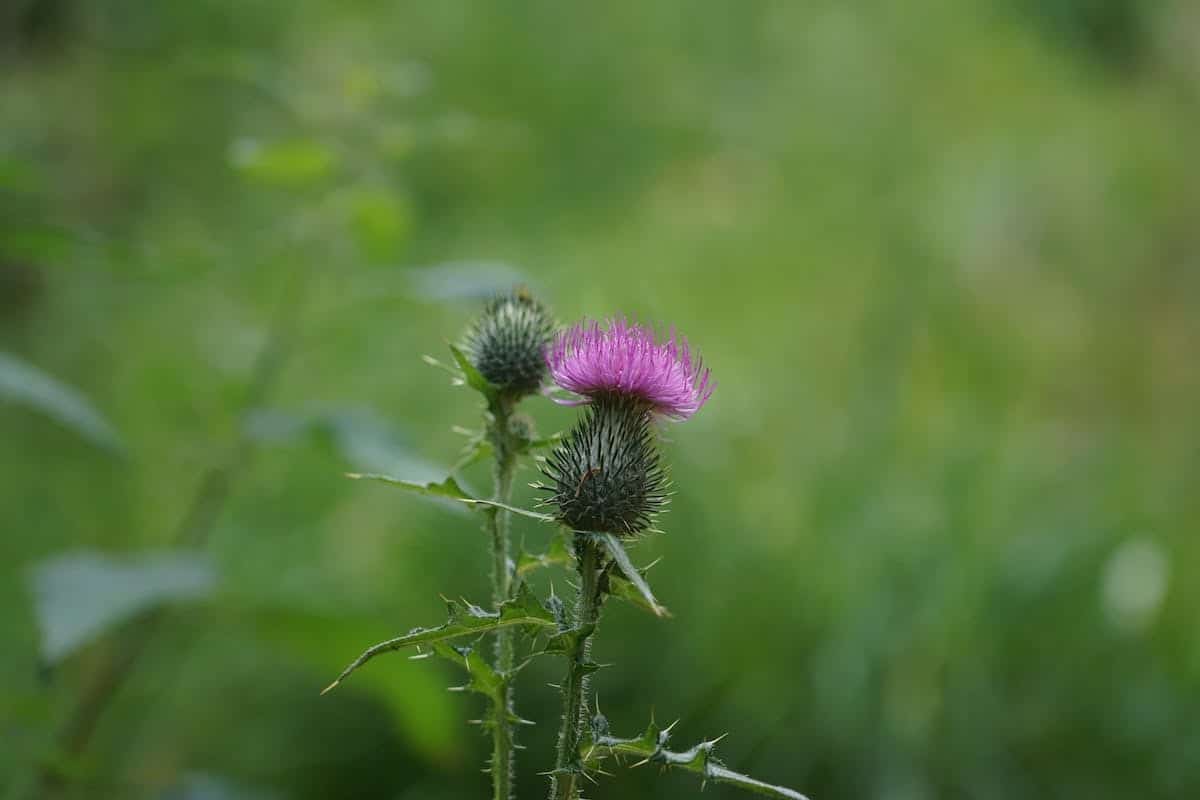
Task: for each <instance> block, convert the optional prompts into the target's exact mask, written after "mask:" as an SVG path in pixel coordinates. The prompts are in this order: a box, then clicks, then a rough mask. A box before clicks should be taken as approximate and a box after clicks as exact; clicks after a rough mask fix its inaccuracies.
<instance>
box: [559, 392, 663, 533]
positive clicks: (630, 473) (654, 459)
mask: <svg viewBox="0 0 1200 800" xmlns="http://www.w3.org/2000/svg"><path fill="white" fill-rule="evenodd" d="M651 426H652V419H651V414H650V408H649V407H648V406H647V405H646V404H645V403H643V402H641V401H639V400H637V399H634V398H629V397H622V396H618V395H601V396H598V397H596V398H595V399H594V401H593V402H592V403H591V404H590V405H589V406H588V411H587V415H586V416H585V417H584V419H583V420H582V421H581V422H580V423H579V424H578V425H577V426H576V427H575V428H573V429H572V430H571V432H570V433H569V434H567V436H566V438H565V439H563V441H562V442H561V443H560V444H559V445H558V446H557V447H556V448H555V449H554V451H553V452H552V453H551V454H550V456H549V457H548V458H547V459H546V463H545V464H544V465H543V467H542V473H543V474H544V475H545V476H546V477H547V478H549V479H550V481H551V483H550V485H548V486H544V487H542V488H544V489H545V490H547V491H549V492H550V493H551V494H550V497H549V498H548V499H547V500H546V501H545V502H546V503H547V504H548V505H552V506H555V507H556V509H557V514H556V516H557V517H558V518H559V520H561V521H562V522H563V524H565V525H567V526H568V527H570V528H571V529H572V530H576V531H593V532H597V533H614V534H618V535H622V536H633V535H635V534H638V533H641V532H642V531H645V530H646V529H647V528H649V527H651V525H652V524H653V523H654V518H655V516H656V515H657V514H658V513H659V512H661V511H662V510H663V507H664V506H665V505H666V504H667V494H668V490H669V489H670V481H669V479H668V478H667V475H666V473H665V472H664V470H663V468H662V465H661V463H660V461H659V455H658V448H657V447H656V445H655V433H654V430H653V429H652V427H651Z"/></svg>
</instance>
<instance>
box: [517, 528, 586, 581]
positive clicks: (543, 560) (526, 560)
mask: <svg viewBox="0 0 1200 800" xmlns="http://www.w3.org/2000/svg"><path fill="white" fill-rule="evenodd" d="M571 560H572V556H571V553H570V552H569V551H568V550H567V542H566V539H564V538H563V537H562V536H555V537H554V538H553V539H551V540H550V545H549V547H547V548H546V552H544V553H526V552H525V551H523V550H522V551H521V553H520V554H519V555H518V556H517V575H518V576H523V575H527V574H529V573H530V572H534V571H536V570H539V569H543V568H545V567H557V566H566V565H568V564H570V563H571Z"/></svg>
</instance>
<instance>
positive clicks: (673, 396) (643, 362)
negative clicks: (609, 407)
mask: <svg viewBox="0 0 1200 800" xmlns="http://www.w3.org/2000/svg"><path fill="white" fill-rule="evenodd" d="M546 366H547V367H549V369H550V376H551V377H552V378H554V382H555V383H557V384H558V385H559V386H561V387H562V388H563V389H566V390H567V391H569V392H574V393H575V394H578V395H582V396H583V398H585V399H583V400H581V401H580V402H588V401H589V400H591V399H592V398H594V397H596V396H597V395H609V394H611V395H623V396H626V397H633V398H637V399H640V400H643V401H645V402H646V403H648V404H649V405H650V407H651V409H652V410H654V411H655V412H657V413H659V414H662V415H663V416H667V417H671V418H673V419H677V420H684V419H687V418H688V417H690V416H692V415H693V414H695V413H696V412H697V411H699V410H700V407H701V406H702V405H704V403H705V402H706V401H707V400H708V398H709V397H710V396H712V393H713V389H714V388H715V387H716V384H715V383H713V382H712V381H710V380H709V371H708V370H707V369H705V368H704V365H703V364H702V363H701V360H700V357H699V356H698V355H697V356H696V357H695V358H694V359H693V355H692V351H691V349H690V348H689V347H688V342H687V339H685V338H684V337H682V336H678V335H676V333H675V331H674V330H672V331H671V335H670V336H669V337H668V338H667V340H666V341H665V342H663V343H662V344H658V343H657V342H655V341H654V331H652V330H651V329H650V328H648V327H645V326H643V325H637V324H630V323H629V322H627V321H626V320H624V319H611V320H609V321H608V324H607V326H606V327H601V325H600V323H599V322H587V321H584V322H581V323H579V324H577V325H574V326H572V327H571V328H568V329H567V330H565V331H562V332H561V333H559V334H558V335H557V336H555V337H554V340H553V341H552V342H551V343H550V346H549V347H548V348H547V350H546Z"/></svg>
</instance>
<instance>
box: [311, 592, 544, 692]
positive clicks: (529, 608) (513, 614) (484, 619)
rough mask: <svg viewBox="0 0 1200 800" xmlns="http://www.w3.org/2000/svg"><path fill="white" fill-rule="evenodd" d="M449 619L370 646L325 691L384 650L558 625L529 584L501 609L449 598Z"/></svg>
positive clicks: (502, 605)
mask: <svg viewBox="0 0 1200 800" xmlns="http://www.w3.org/2000/svg"><path fill="white" fill-rule="evenodd" d="M446 610H447V613H448V618H447V620H446V621H445V622H444V623H442V624H441V625H438V626H436V627H433V628H413V629H412V630H411V631H409V632H408V633H406V634H404V635H403V636H397V637H396V638H394V639H388V640H387V641H385V642H380V643H379V644H377V645H374V646H372V647H369V648H367V650H366V651H365V652H363V654H362V655H360V656H359V657H358V658H356V659H355V660H354V661H353V662H352V663H351V664H350V666H348V667H346V669H344V670H342V674H341V675H339V676H338V677H337V680H335V681H334V682H333V683H331V684H329V686H327V687H326V688H325V690H324V691H323V692H322V694H324V693H325V692H328V691H330V690H331V689H333V688H335V687H336V686H337V685H338V684H340V683H341V682H342V681H344V680H345V679H346V678H347V677H348V676H349V675H350V674H351V673H352V672H354V671H355V670H357V669H358V668H359V667H361V666H362V665H364V664H366V663H367V662H368V661H370V660H371V659H373V658H375V657H376V656H378V655H382V654H383V653H389V652H393V651H395V650H403V649H404V648H406V647H415V646H417V645H431V646H432V645H434V644H437V643H438V642H445V641H449V640H451V639H459V638H462V637H464V636H478V635H481V634H485V633H488V632H490V631H495V630H499V629H501V628H511V627H517V626H528V627H530V628H533V629H541V628H554V629H557V627H558V622H557V620H556V619H555V618H554V614H553V613H552V612H551V611H550V610H549V609H548V608H546V607H545V606H544V605H542V603H541V602H539V601H538V599H537V598H536V597H534V596H533V592H531V591H530V590H529V587H527V586H526V585H525V584H521V586H520V587H519V588H518V589H517V593H516V595H515V596H514V597H513V598H512V599H511V600H506V601H505V602H504V603H502V604H501V605H500V610H499V611H498V612H497V611H486V610H484V609H482V608H480V607H479V606H477V605H474V604H473V603H468V602H465V601H459V600H447V601H446Z"/></svg>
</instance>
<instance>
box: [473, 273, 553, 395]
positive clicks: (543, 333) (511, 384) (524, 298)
mask: <svg viewBox="0 0 1200 800" xmlns="http://www.w3.org/2000/svg"><path fill="white" fill-rule="evenodd" d="M553 333H554V320H553V319H552V318H551V316H550V313H549V312H548V311H547V310H546V308H545V306H543V305H542V304H541V303H539V302H538V301H537V300H535V299H534V298H533V295H531V294H530V293H529V292H528V290H526V289H523V288H522V289H516V290H514V291H512V292H509V293H508V294H503V295H499V296H498V297H495V298H493V299H492V300H491V301H490V302H488V304H487V306H486V307H485V308H484V310H483V314H481V315H480V316H479V318H478V319H476V320H475V322H474V323H473V324H472V325H471V327H470V329H469V330H468V331H467V333H466V336H465V337H464V339H463V350H464V352H465V353H466V355H467V357H468V358H469V359H470V360H471V363H472V364H474V366H475V369H477V370H479V373H480V374H481V375H483V377H484V378H487V380H488V381H489V382H490V383H491V384H492V385H494V386H496V387H497V388H498V389H500V391H502V392H504V393H505V394H508V395H511V396H513V397H522V396H524V395H527V394H532V393H533V392H536V391H537V390H538V387H540V386H541V384H542V378H543V376H544V375H545V374H546V358H545V350H546V345H547V344H548V343H549V342H550V338H551V336H552V335H553Z"/></svg>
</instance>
